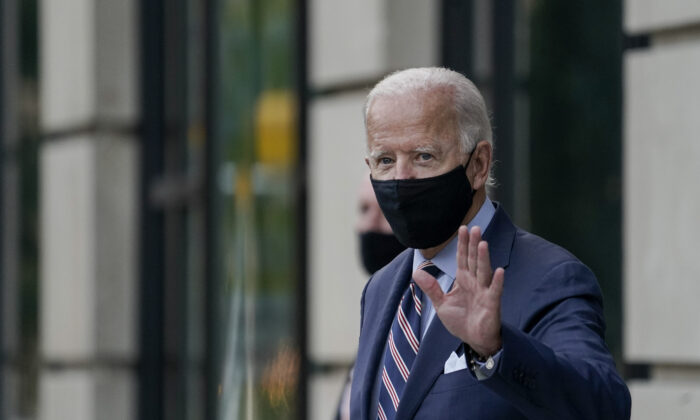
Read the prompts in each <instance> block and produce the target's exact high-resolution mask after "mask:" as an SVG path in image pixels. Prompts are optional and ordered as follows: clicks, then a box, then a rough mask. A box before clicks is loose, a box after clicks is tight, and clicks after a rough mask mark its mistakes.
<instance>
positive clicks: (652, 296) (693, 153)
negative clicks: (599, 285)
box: [624, 0, 700, 420]
mask: <svg viewBox="0 0 700 420" xmlns="http://www.w3.org/2000/svg"><path fill="white" fill-rule="evenodd" d="M625 31H626V33H627V34H630V35H642V36H648V37H649V40H650V45H649V47H647V48H639V49H633V50H630V51H628V52H627V53H626V54H625V73H624V76H625V85H624V89H625V101H624V102H625V110H624V113H625V121H624V123H625V127H624V131H625V138H624V177H625V181H624V188H625V196H624V203H625V205H624V221H625V223H624V250H625V262H624V267H625V268H624V272H625V283H624V297H625V337H624V338H625V359H626V361H627V362H632V363H644V364H648V365H650V378H649V380H645V381H640V380H636V381H630V382H629V385H630V391H631V392H632V418H633V419H650V420H651V419H661V418H666V419H692V418H697V416H698V414H697V413H698V412H700V328H699V327H698V320H700V305H698V298H699V297H700V281H698V278H699V277H700V258H698V256H700V243H699V242H698V238H699V237H700V222H699V221H700V219H699V216H698V215H700V193H699V192H700V190H699V189H698V180H700V141H699V136H700V134H698V133H700V118H698V115H700V83H698V75H699V74H700V2H697V1H696V0H669V1H664V2H659V1H655V0H627V1H626V4H625Z"/></svg>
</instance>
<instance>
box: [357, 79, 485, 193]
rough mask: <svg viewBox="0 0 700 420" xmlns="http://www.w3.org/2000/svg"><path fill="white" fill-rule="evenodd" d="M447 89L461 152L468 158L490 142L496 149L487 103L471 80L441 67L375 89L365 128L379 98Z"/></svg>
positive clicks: (368, 103) (366, 110)
mask: <svg viewBox="0 0 700 420" xmlns="http://www.w3.org/2000/svg"><path fill="white" fill-rule="evenodd" d="M436 88H448V89H450V90H451V91H452V93H453V94H452V105H453V106H454V112H455V116H456V117H457V118H456V119H457V127H456V128H457V133H458V135H459V141H460V150H461V152H462V153H464V154H465V155H466V154H467V153H469V152H471V151H472V150H474V147H476V145H477V143H479V142H480V141H484V140H485V141H487V142H488V143H489V144H490V145H491V147H492V148H493V146H494V145H493V136H492V131H491V121H490V120H489V116H488V112H487V110H486V103H485V102H484V98H483V97H482V96H481V93H480V92H479V89H477V88H476V86H474V83H472V82H471V80H469V79H467V78H466V77H464V76H463V75H461V74H460V73H457V72H456V71H453V70H450V69H446V68H442V67H422V68H414V69H407V70H400V71H397V72H394V73H392V74H390V75H388V76H386V77H385V78H384V79H382V80H381V81H380V82H379V83H377V84H376V86H374V88H372V90H371V91H370V92H369V94H368V95H367V100H366V101H365V108H364V116H365V124H366V123H367V119H368V116H369V112H370V108H371V106H372V103H374V101H375V100H376V99H377V98H380V97H395V96H401V95H405V94H408V93H416V92H421V91H429V90H434V89H436ZM494 185H495V179H494V178H493V175H492V173H491V168H489V179H488V181H487V186H488V187H493V186H494Z"/></svg>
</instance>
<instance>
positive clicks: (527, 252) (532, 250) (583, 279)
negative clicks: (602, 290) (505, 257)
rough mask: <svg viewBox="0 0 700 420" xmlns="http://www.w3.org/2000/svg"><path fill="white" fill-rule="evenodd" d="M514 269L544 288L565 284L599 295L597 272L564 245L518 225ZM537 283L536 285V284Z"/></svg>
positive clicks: (513, 250) (513, 254)
mask: <svg viewBox="0 0 700 420" xmlns="http://www.w3.org/2000/svg"><path fill="white" fill-rule="evenodd" d="M510 268H511V269H512V270H513V271H516V272H518V273H519V274H520V275H521V278H522V277H529V278H530V280H531V281H534V282H535V283H536V284H539V285H540V286H541V287H544V286H545V284H549V285H550V286H556V287H557V288H560V287H562V286H564V285H567V284H568V285H570V286H574V288H575V289H579V290H586V291H587V292H588V293H594V294H598V293H599V290H598V282H597V280H596V278H595V275H594V274H593V271H592V270H591V269H590V268H588V266H586V265H585V264H584V263H583V262H582V261H581V260H579V259H578V258H577V257H576V256H575V255H574V254H572V253H571V252H569V251H568V250H567V249H565V248H564V247H562V246H560V245H557V244H555V243H553V242H550V241H548V240H546V239H544V238H542V237H540V236H538V235H535V234H533V233H530V232H528V231H525V230H523V229H520V228H518V229H517V232H516V235H515V240H514V241H513V248H512V251H511V258H510ZM533 286H534V285H533Z"/></svg>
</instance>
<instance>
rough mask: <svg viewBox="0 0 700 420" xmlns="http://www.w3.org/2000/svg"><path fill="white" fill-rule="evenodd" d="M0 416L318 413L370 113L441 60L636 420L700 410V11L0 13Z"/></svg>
mask: <svg viewBox="0 0 700 420" xmlns="http://www.w3.org/2000/svg"><path fill="white" fill-rule="evenodd" d="M0 40H1V46H2V50H1V54H0V70H1V74H0V76H1V77H0V139H1V142H0V174H1V175H0V179H1V184H0V186H1V190H0V192H1V193H0V239H1V240H0V248H1V249H0V251H1V252H0V275H1V277H0V279H1V282H0V326H1V329H0V347H1V349H2V359H1V362H2V365H1V368H0V375H1V376H2V380H1V381H0V416H1V418H2V419H13V420H14V419H18V420H19V419H23V420H24V419H26V420H30V419H32V420H33V419H41V420H53V419H56V420H58V419H61V420H64V419H76V420H83V419H108V420H111V419H136V420H158V419H168V420H170V419H172V420H185V419H314V420H316V419H319V420H320V419H330V418H333V416H334V413H335V410H336V406H337V404H338V399H339V398H340V390H341V388H342V385H343V382H344V380H345V377H346V375H347V369H348V368H349V366H350V365H351V363H352V361H353V358H354V353H355V349H356V345H357V337H358V331H359V299H360V294H361V290H362V287H363V284H364V282H365V281H366V278H367V275H366V274H365V273H364V272H363V271H362V270H361V266H360V259H359V255H358V244H357V235H356V232H355V231H354V228H353V226H354V224H355V221H356V220H357V215H358V209H357V202H356V195H357V191H358V187H359V180H360V178H361V177H362V176H363V175H364V174H365V173H366V172H365V171H366V168H365V166H364V162H363V158H364V142H365V137H364V130H363V121H362V105H363V100H364V96H365V95H366V93H367V92H368V90H369V88H371V86H372V85H373V84H375V83H376V82H377V81H379V80H380V79H381V78H382V76H383V75H385V74H386V73H388V72H390V71H392V70H396V69H402V68H406V67H415V66H432V65H441V66H448V67H450V68H452V69H455V70H458V71H460V72H462V73H464V74H465V75H467V76H468V77H469V78H471V79H472V80H473V81H475V83H476V84H477V85H478V86H479V88H480V89H481V90H482V92H483V93H484V95H485V98H486V101H487V104H488V106H489V109H490V110H491V112H492V118H493V124H494V128H495V131H494V132H495V141H496V158H497V160H498V162H497V166H496V176H497V179H498V181H499V183H500V186H499V187H498V188H496V189H495V190H494V192H493V196H494V197H493V198H495V199H496V200H498V201H500V202H501V203H502V205H503V206H504V207H505V209H506V210H507V211H508V212H509V213H510V214H511V216H512V217H513V218H514V219H515V221H516V223H518V224H519V225H520V226H521V227H523V228H526V229H528V230H531V231H533V232H535V233H537V234H539V235H541V236H544V237H545V238H547V239H549V240H551V241H553V242H555V243H558V244H561V245H563V246H564V247H566V248H567V249H569V250H570V251H572V252H573V253H574V254H576V255H577V256H578V257H579V258H580V259H581V260H583V261H584V263H586V264H587V265H589V266H590V267H591V268H592V269H593V271H594V272H595V273H596V275H597V277H598V280H599V282H600V285H601V287H602V290H603V293H604V296H605V313H606V317H607V322H608V330H607V337H606V338H607V342H608V344H609V346H610V349H611V351H612V353H613V355H614V356H615V358H616V361H617V366H618V368H619V370H620V371H621V373H622V374H623V375H624V376H625V378H626V379H627V381H628V383H629V384H630V387H631V391H632V396H633V418H635V419H659V418H673V419H690V418H696V417H695V416H697V413H698V412H700V328H698V325H697V321H698V319H700V309H698V305H697V301H698V298H700V282H698V281H697V279H698V275H699V274H700V264H699V263H698V255H700V245H698V241H697V238H698V237H700V223H698V214H700V198H699V197H700V194H698V192H699V191H698V186H697V183H698V180H699V179H700V163H699V162H700V138H698V136H699V134H698V133H700V118H698V115H699V113H700V83H699V82H698V77H697V75H698V74H700V2H697V1H696V0H668V1H665V2H657V1H654V0H627V1H622V0H589V1H585V2H584V1H566V2H564V1H557V0H498V1H490V0H461V1H457V0H435V1H423V0H355V1H347V0H149V1H144V2H137V1H135V0H122V1H108V0H101V1H97V0H61V1H54V0H0Z"/></svg>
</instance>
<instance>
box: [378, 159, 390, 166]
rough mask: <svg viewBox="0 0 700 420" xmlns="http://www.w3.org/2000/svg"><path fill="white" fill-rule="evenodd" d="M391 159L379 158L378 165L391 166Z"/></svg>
mask: <svg viewBox="0 0 700 420" xmlns="http://www.w3.org/2000/svg"><path fill="white" fill-rule="evenodd" d="M391 162H393V161H392V159H391V158H388V157H383V158H379V164H380V165H391Z"/></svg>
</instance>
